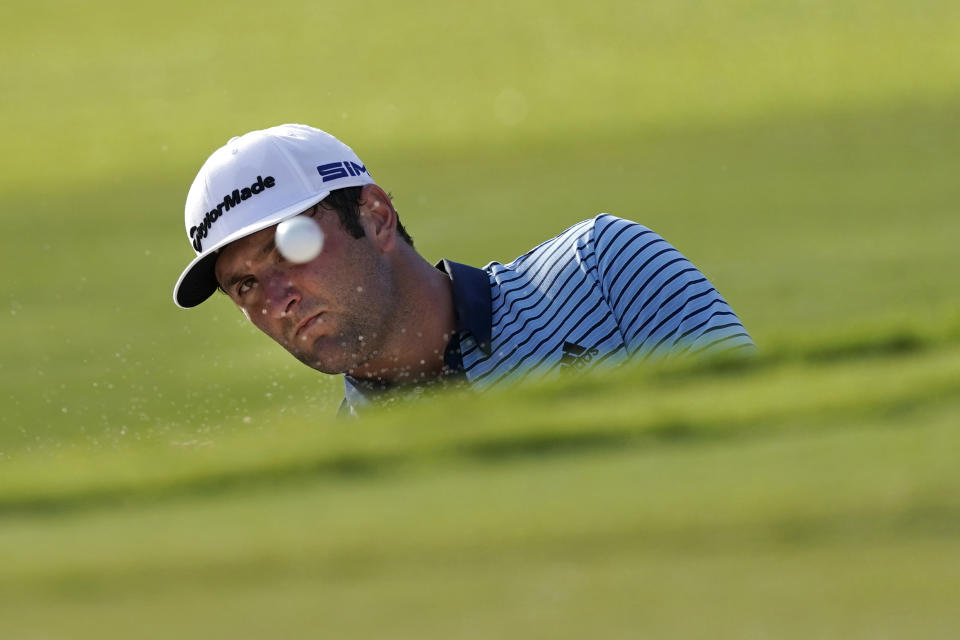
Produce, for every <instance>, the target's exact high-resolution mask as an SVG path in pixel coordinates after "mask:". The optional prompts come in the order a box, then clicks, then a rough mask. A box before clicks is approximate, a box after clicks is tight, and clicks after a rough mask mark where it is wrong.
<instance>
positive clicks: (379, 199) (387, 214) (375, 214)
mask: <svg viewBox="0 0 960 640" xmlns="http://www.w3.org/2000/svg"><path fill="white" fill-rule="evenodd" d="M360 224H361V225H362V226H363V230H364V232H365V233H366V235H367V237H369V238H370V240H371V241H372V242H373V243H374V244H376V245H377V246H378V247H380V250H381V251H382V252H384V253H386V252H387V251H391V250H392V249H393V247H394V246H396V241H397V210H396V209H394V208H393V204H392V203H391V202H390V196H388V195H387V193H386V192H385V191H384V190H383V189H381V188H380V187H378V186H377V185H375V184H367V185H364V186H363V190H362V191H361V192H360Z"/></svg>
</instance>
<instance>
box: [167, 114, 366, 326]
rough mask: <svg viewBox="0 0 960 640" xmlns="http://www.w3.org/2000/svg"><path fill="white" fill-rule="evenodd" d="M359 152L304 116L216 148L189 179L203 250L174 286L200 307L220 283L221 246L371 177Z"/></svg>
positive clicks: (191, 222)
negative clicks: (306, 121) (298, 121)
mask: <svg viewBox="0 0 960 640" xmlns="http://www.w3.org/2000/svg"><path fill="white" fill-rule="evenodd" d="M372 182H373V178H371V177H370V173H369V172H368V171H367V169H366V167H365V166H364V165H363V163H362V162H360V158H358V157H357V154H355V153H354V152H353V150H352V149H351V148H350V147H348V146H347V145H345V144H343V143H342V142H340V141H339V140H337V139H336V138H334V137H333V136H331V135H330V134H329V133H326V132H325V131H320V130H319V129H314V128H313V127H308V126H306V125H302V124H283V125H280V126H278V127H271V128H269V129H264V130H262V131H251V132H250V133H247V134H245V135H242V136H240V137H238V138H232V139H231V140H230V141H229V142H227V144H225V145H224V146H222V147H220V148H219V149H217V150H216V151H214V152H213V155H211V156H210V157H209V158H208V159H207V161H206V162H205V163H204V164H203V167H201V168H200V173H198V174H197V177H196V178H195V179H194V181H193V184H192V185H190V191H189V192H188V193H187V203H186V205H185V207H184V222H185V225H186V230H187V239H188V240H189V241H190V244H191V245H192V246H193V250H194V251H195V252H196V254H197V256H196V258H194V259H193V261H191V262H190V264H189V265H187V268H186V269H185V270H184V271H183V274H181V276H180V279H179V280H178V281H177V284H176V286H175V287H174V289H173V300H174V302H176V303H177V305H178V306H180V307H183V308H185V309H186V308H189V307H195V306H196V305H198V304H200V303H201V302H203V301H204V300H206V299H207V298H209V297H210V296H211V295H212V294H213V293H214V292H215V291H216V290H217V279H216V276H215V275H214V270H213V269H214V265H215V264H216V260H217V252H218V251H219V250H220V249H222V248H223V247H225V246H226V245H228V244H230V243H231V242H233V241H235V240H239V239H240V238H243V237H245V236H248V235H250V234H251V233H256V232H257V231H260V230H261V229H266V228H267V227H270V226H273V225H275V224H277V223H279V222H281V221H282V220H285V219H286V218H291V217H293V216H295V215H297V214H299V213H302V212H303V211H305V210H307V209H309V208H310V207H312V206H313V205H315V204H316V203H318V202H320V201H321V200H323V199H324V198H326V197H327V196H328V195H329V194H330V192H331V191H333V190H335V189H343V188H344V187H355V186H361V185H365V184H371V183H372Z"/></svg>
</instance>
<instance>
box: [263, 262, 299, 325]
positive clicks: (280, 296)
mask: <svg viewBox="0 0 960 640" xmlns="http://www.w3.org/2000/svg"><path fill="white" fill-rule="evenodd" d="M264 280H265V282H264V287H265V289H266V294H267V295H266V303H267V312H268V313H269V314H270V315H272V316H274V317H276V318H282V317H284V316H287V315H289V314H290V313H292V312H293V310H294V309H295V308H296V306H297V304H298V303H299V302H300V290H299V289H297V287H296V285H294V283H293V280H291V279H290V274H287V273H284V272H282V271H278V270H274V271H271V272H270V273H269V274H267V276H266V277H265V278H264Z"/></svg>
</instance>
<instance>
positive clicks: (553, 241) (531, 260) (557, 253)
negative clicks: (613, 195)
mask: <svg viewBox="0 0 960 640" xmlns="http://www.w3.org/2000/svg"><path fill="white" fill-rule="evenodd" d="M621 227H633V228H640V229H646V227H643V226H642V225H639V224H637V223H636V222H632V221H630V220H627V219H625V218H619V217H617V216H614V215H611V214H609V213H600V214H598V215H596V216H594V217H592V218H587V219H585V220H581V221H580V222H577V223H576V224H573V225H571V226H569V227H567V228H566V229H565V230H563V231H561V232H560V233H558V234H557V235H555V236H553V237H552V238H549V239H548V240H544V241H543V242H541V243H540V244H538V245H537V246H535V247H533V248H532V249H530V250H529V251H527V252H526V253H524V254H522V255H520V256H517V257H516V258H514V259H513V260H511V261H510V262H507V263H506V264H503V263H500V262H490V263H488V264H487V265H486V266H485V267H483V268H484V270H485V271H487V272H488V273H490V274H493V275H496V273H498V272H501V271H504V270H507V271H525V270H527V269H530V268H534V267H536V266H538V265H541V264H542V263H543V262H544V261H550V260H562V259H565V258H568V257H569V255H570V253H571V252H578V251H579V252H581V253H582V252H583V250H584V249H587V248H591V247H593V246H594V245H595V244H596V243H598V242H603V241H604V240H606V239H607V238H609V237H610V231H611V230H616V229H618V228H621Z"/></svg>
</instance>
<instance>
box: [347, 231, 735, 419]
mask: <svg viewBox="0 0 960 640" xmlns="http://www.w3.org/2000/svg"><path fill="white" fill-rule="evenodd" d="M437 266H438V268H441V269H443V270H444V271H446V272H447V274H448V275H449V276H450V278H451V281H452V290H453V298H454V307H455V310H456V315H457V327H456V335H455V336H454V338H453V339H452V340H451V346H450V347H448V350H447V358H446V362H447V367H445V371H446V374H447V375H451V376H459V377H460V378H461V379H465V380H466V382H467V383H469V385H470V386H471V387H472V388H474V389H476V390H486V389H492V388H496V387H499V386H502V385H505V384H510V383H515V382H518V381H520V380H523V379H525V378H528V377H533V376H541V375H546V374H550V373H551V372H554V371H557V370H559V369H563V368H567V367H573V368H577V369H585V368H593V367H596V366H612V365H616V364H620V363H622V362H624V361H626V360H629V359H637V360H647V359H651V358H654V359H660V358H665V357H668V356H671V355H676V354H690V355H697V354H707V353H711V354H712V353H720V352H730V351H735V350H744V351H752V350H753V348H754V346H753V341H752V340H751V339H750V336H749V335H748V334H747V332H746V330H745V329H744V328H743V325H742V324H741V323H740V320H739V319H738V318H737V316H736V314H734V312H733V310H732V309H731V308H730V306H729V305H728V304H727V302H726V300H724V299H723V297H722V296H721V295H720V294H719V293H718V292H717V290H716V289H715V288H714V287H713V285H712V284H710V282H709V281H708V280H707V279H706V278H705V277H704V276H703V274H701V273H700V271H699V270H698V269H697V268H696V267H694V266H693V264H692V263H691V262H690V261H689V260H687V259H686V258H685V257H684V256H683V255H682V254H681V253H680V252H679V251H677V250H676V249H675V248H673V247H672V246H671V245H670V244H669V243H667V242H666V241H665V240H664V239H663V238H661V237H660V236H659V235H657V234H656V233H654V232H653V231H651V230H650V229H648V228H646V227H644V226H642V225H639V224H637V223H635V222H631V221H629V220H624V219H622V218H617V217H615V216H611V215H608V214H601V215H599V216H597V217H596V218H593V219H590V220H585V221H583V222H580V223H577V224H575V225H573V226H572V227H570V228H569V229H567V230H566V231H564V232H563V233H561V234H560V235H558V236H556V237H555V238H552V239H550V240H547V241H546V242H544V243H542V244H540V245H538V246H537V247H534V248H533V249H531V250H530V251H528V252H527V253H525V254H523V255H522V256H520V257H519V258H517V259H515V260H514V261H512V262H510V263H508V264H501V263H499V262H491V263H490V264H488V265H487V266H485V267H484V268H483V269H476V268H474V267H469V266H466V265H462V264H458V263H455V262H450V261H448V260H444V261H442V262H441V263H440V264H438V265H437ZM458 355H459V359H458V358H457V356H458ZM344 381H345V386H346V394H345V398H344V402H343V404H342V405H341V412H344V413H352V412H355V410H356V409H357V408H359V407H361V406H364V405H366V404H368V403H369V402H370V401H371V400H372V399H374V398H375V396H376V395H377V393H378V389H377V388H376V387H375V386H372V385H370V383H367V382H364V381H360V380H356V379H354V378H351V377H350V376H346V375H345V376H344Z"/></svg>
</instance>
